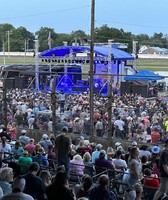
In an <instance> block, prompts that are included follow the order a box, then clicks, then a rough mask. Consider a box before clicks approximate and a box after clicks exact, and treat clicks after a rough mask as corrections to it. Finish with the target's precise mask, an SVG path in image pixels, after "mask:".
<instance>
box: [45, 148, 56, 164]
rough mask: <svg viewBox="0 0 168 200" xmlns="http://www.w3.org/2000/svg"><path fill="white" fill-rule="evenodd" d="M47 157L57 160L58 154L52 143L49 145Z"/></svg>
mask: <svg viewBox="0 0 168 200" xmlns="http://www.w3.org/2000/svg"><path fill="white" fill-rule="evenodd" d="M47 159H48V160H49V159H51V160H56V154H55V150H54V146H53V144H50V145H49V146H48V153H47Z"/></svg>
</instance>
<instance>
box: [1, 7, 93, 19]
mask: <svg viewBox="0 0 168 200" xmlns="http://www.w3.org/2000/svg"><path fill="white" fill-rule="evenodd" d="M88 7H90V6H89V5H87V6H81V7H75V8H70V9H64V10H58V11H51V12H44V13H36V14H31V15H24V16H18V17H7V18H0V20H9V19H20V18H27V17H33V16H40V15H49V14H51V13H55V14H58V13H60V12H66V11H72V10H78V9H81V8H88Z"/></svg>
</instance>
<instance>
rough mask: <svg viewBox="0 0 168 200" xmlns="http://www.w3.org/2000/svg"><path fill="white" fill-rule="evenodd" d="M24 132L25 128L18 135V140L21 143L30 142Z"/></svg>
mask: <svg viewBox="0 0 168 200" xmlns="http://www.w3.org/2000/svg"><path fill="white" fill-rule="evenodd" d="M26 133H27V131H26V130H22V131H21V134H22V135H21V136H20V137H19V142H21V143H22V145H27V144H28V143H29V142H30V138H29V137H28V136H26Z"/></svg>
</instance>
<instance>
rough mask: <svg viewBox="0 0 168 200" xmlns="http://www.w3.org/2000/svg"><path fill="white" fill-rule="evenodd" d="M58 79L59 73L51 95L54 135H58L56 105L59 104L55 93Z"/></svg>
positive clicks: (54, 81)
mask: <svg viewBox="0 0 168 200" xmlns="http://www.w3.org/2000/svg"><path fill="white" fill-rule="evenodd" d="M56 79H57V73H56V74H55V76H54V78H53V82H52V93H51V110H52V132H53V134H54V135H56V134H57V130H56V123H57V122H56V103H57V96H56V93H55V90H56Z"/></svg>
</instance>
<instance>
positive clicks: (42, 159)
mask: <svg viewBox="0 0 168 200" xmlns="http://www.w3.org/2000/svg"><path fill="white" fill-rule="evenodd" d="M44 154H45V152H44V149H43V147H40V148H39V150H38V151H37V154H36V155H35V156H34V157H33V161H34V162H38V163H39V165H40V166H41V165H48V160H47V158H46V157H45V155H44Z"/></svg>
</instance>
